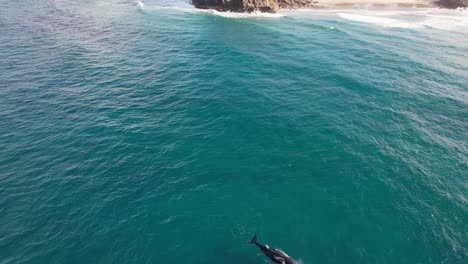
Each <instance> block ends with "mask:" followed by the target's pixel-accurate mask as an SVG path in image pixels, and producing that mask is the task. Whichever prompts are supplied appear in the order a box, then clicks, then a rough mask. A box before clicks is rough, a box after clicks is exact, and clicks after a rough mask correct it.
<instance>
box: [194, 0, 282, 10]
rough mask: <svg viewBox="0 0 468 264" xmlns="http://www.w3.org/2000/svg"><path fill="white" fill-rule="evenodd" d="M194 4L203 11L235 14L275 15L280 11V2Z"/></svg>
mask: <svg viewBox="0 0 468 264" xmlns="http://www.w3.org/2000/svg"><path fill="white" fill-rule="evenodd" d="M192 4H193V5H194V6H195V7H197V8H202V9H215V10H218V11H234V12H254V11H261V12H268V13H275V12H276V11H277V10H278V9H279V4H278V0H193V1H192Z"/></svg>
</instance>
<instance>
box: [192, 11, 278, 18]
mask: <svg viewBox="0 0 468 264" xmlns="http://www.w3.org/2000/svg"><path fill="white" fill-rule="evenodd" d="M199 12H200V13H206V14H209V15H215V16H221V17H227V18H280V17H284V15H282V14H278V13H275V14H272V13H264V12H260V11H255V12H251V13H248V12H244V13H238V12H230V11H227V12H219V11H216V10H212V9H208V10H199Z"/></svg>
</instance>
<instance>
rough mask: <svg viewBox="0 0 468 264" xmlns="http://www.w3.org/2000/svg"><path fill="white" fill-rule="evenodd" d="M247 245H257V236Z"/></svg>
mask: <svg viewBox="0 0 468 264" xmlns="http://www.w3.org/2000/svg"><path fill="white" fill-rule="evenodd" d="M246 244H257V235H254V236H253V237H252V239H251V240H250V241H249V242H247V243H246Z"/></svg>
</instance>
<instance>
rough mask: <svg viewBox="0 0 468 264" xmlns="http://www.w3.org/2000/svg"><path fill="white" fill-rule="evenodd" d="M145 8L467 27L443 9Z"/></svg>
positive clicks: (162, 0)
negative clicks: (274, 10)
mask: <svg viewBox="0 0 468 264" xmlns="http://www.w3.org/2000/svg"><path fill="white" fill-rule="evenodd" d="M134 3H136V4H137V6H138V7H140V8H145V9H148V10H150V9H161V8H162V9H174V10H178V11H182V12H186V13H187V12H188V13H198V14H202V15H214V16H221V17H226V18H281V17H284V16H292V17H294V16H297V15H299V16H304V15H305V16H307V17H310V18H316V17H320V16H323V15H324V14H326V15H327V16H330V15H331V16H332V17H334V19H337V20H338V21H339V20H347V21H352V22H356V23H363V24H370V25H375V26H380V27H386V28H406V29H439V30H454V31H458V30H466V29H467V28H468V11H467V10H463V11H460V10H444V9H435V8H434V9H401V10H398V9H396V10H388V9H387V10H378V9H374V10H368V9H326V10H317V9H311V10H299V11H284V12H280V13H277V14H270V13H263V12H253V13H235V12H219V11H216V10H202V9H196V8H195V7H193V5H192V4H191V1H190V0H141V1H136V2H134Z"/></svg>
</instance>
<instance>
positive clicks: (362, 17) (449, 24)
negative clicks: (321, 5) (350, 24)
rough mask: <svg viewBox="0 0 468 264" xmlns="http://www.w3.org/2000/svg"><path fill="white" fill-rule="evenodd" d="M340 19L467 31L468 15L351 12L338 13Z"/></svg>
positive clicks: (444, 11)
mask: <svg viewBox="0 0 468 264" xmlns="http://www.w3.org/2000/svg"><path fill="white" fill-rule="evenodd" d="M337 14H338V16H339V17H341V18H343V19H346V20H350V21H356V22H361V23H368V24H374V25H378V26H381V27H390V28H408V29H427V28H429V29H438V30H460V29H462V30H466V28H468V14H467V13H466V12H465V11H461V12H460V11H453V10H438V9H435V10H432V9H431V10H430V9H427V10H421V11H366V10H362V11H351V12H338V13H337Z"/></svg>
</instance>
